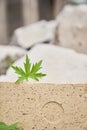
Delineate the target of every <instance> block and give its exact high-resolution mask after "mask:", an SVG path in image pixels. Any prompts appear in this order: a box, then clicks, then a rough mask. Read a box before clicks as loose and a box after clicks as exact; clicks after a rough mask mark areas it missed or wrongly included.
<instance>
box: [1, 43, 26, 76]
mask: <svg viewBox="0 0 87 130" xmlns="http://www.w3.org/2000/svg"><path fill="white" fill-rule="evenodd" d="M25 52H26V51H25V50H24V49H21V48H19V47H16V46H2V45H0V74H5V73H6V70H7V68H8V67H9V66H10V65H11V64H12V63H13V62H14V61H16V60H17V59H19V58H20V57H22V56H23V55H24V54H25Z"/></svg>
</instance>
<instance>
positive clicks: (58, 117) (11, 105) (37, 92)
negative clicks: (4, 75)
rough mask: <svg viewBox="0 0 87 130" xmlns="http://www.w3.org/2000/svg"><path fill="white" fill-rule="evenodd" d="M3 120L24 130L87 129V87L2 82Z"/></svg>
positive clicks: (0, 104) (0, 111) (0, 112)
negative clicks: (16, 124)
mask: <svg viewBox="0 0 87 130" xmlns="http://www.w3.org/2000/svg"><path fill="white" fill-rule="evenodd" d="M0 121H4V122H6V123H8V124H10V123H14V122H21V123H22V126H23V128H24V130H87V84H47V83H23V84H15V83H0Z"/></svg>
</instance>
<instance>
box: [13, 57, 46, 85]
mask: <svg viewBox="0 0 87 130" xmlns="http://www.w3.org/2000/svg"><path fill="white" fill-rule="evenodd" d="M41 65H42V60H40V61H39V62H37V63H36V64H33V65H32V64H31V63H30V59H29V58H28V55H26V62H25V63H24V70H23V69H22V68H20V67H17V66H12V68H13V69H14V70H15V72H16V73H17V74H18V75H19V77H18V79H17V81H16V82H17V83H20V82H23V81H24V80H26V81H27V80H28V79H29V78H31V79H34V80H36V81H39V78H42V77H44V76H46V74H43V73H41V72H38V71H39V70H40V69H41V68H42V67H41Z"/></svg>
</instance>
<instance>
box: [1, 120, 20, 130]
mask: <svg viewBox="0 0 87 130" xmlns="http://www.w3.org/2000/svg"><path fill="white" fill-rule="evenodd" d="M0 130H22V128H19V127H18V123H15V124H12V125H7V124H5V123H4V122H0Z"/></svg>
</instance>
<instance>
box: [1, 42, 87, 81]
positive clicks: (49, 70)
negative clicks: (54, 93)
mask: <svg viewBox="0 0 87 130" xmlns="http://www.w3.org/2000/svg"><path fill="white" fill-rule="evenodd" d="M28 56H29V57H30V60H31V62H32V63H35V62H36V61H38V60H41V59H42V60H43V64H42V72H43V73H45V74H47V76H46V77H44V78H42V79H40V82H51V83H53V82H54V83H59V82H66V83H68V82H70V83H73V82H87V55H85V54H80V53H76V52H75V51H73V50H70V49H65V48H62V47H58V46H55V45H50V44H49V45H45V44H43V45H42V44H41V45H36V46H35V47H34V48H33V49H32V50H31V51H29V52H28ZM24 61H25V56H24V57H23V58H21V59H19V60H18V61H16V62H15V63H14V65H17V66H21V67H23V63H24ZM17 77H18V76H17V75H16V74H15V72H14V71H13V70H12V69H11V68H10V69H8V71H7V76H6V77H2V79H1V81H3V80H4V81H16V79H17ZM29 81H31V80H29ZM33 82H34V81H33Z"/></svg>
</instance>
